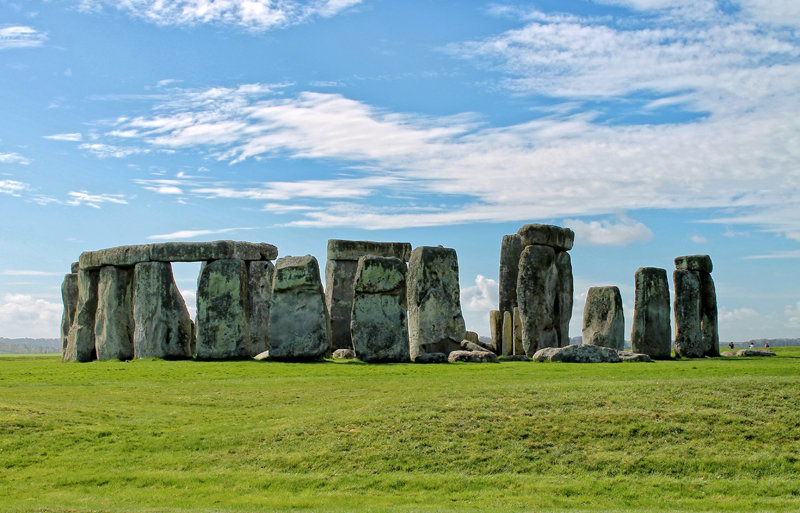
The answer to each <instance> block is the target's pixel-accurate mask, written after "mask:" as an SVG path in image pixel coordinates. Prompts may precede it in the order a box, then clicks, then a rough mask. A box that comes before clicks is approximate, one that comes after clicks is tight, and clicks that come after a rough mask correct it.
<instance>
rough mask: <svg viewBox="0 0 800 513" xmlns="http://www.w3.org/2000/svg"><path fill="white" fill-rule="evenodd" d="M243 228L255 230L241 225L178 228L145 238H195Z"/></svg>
mask: <svg viewBox="0 0 800 513" xmlns="http://www.w3.org/2000/svg"><path fill="white" fill-rule="evenodd" d="M243 230H255V227H242V228H219V229H216V230H179V231H177V232H172V233H163V234H160V235H150V236H148V237H147V238H148V239H151V240H178V239H195V238H197V237H202V236H205V235H218V234H220V233H230V232H238V231H243Z"/></svg>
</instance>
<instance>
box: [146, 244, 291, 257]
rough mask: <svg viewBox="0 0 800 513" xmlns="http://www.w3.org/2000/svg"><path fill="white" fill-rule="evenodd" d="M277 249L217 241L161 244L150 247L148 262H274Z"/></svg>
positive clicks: (259, 245) (267, 246) (267, 245)
mask: <svg viewBox="0 0 800 513" xmlns="http://www.w3.org/2000/svg"><path fill="white" fill-rule="evenodd" d="M277 257H278V248H276V247H275V246H273V245H272V244H267V243H265V242H258V243H256V242H244V241H232V240H217V241H213V242H162V243H158V244H151V245H150V260H153V261H157V262H208V261H211V260H226V259H238V260H274V259H276V258H277Z"/></svg>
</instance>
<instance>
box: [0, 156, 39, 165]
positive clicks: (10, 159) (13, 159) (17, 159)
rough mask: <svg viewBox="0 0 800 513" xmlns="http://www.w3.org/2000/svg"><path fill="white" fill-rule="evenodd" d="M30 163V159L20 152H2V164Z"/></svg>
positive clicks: (0, 160) (0, 157)
mask: <svg viewBox="0 0 800 513" xmlns="http://www.w3.org/2000/svg"><path fill="white" fill-rule="evenodd" d="M30 163H31V161H30V160H28V159H27V158H25V157H23V156H22V155H20V154H19V153H0V164H22V165H23V166H27V165H29V164H30Z"/></svg>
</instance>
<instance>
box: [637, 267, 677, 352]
mask: <svg viewBox="0 0 800 513" xmlns="http://www.w3.org/2000/svg"><path fill="white" fill-rule="evenodd" d="M634 280H635V282H636V292H635V294H636V296H635V303H634V309H633V329H632V330H631V348H632V349H633V351H634V352H636V353H644V354H647V355H649V356H650V357H651V358H669V357H670V353H671V350H672V347H671V346H672V332H671V330H670V319H669V317H670V306H669V283H668V281H667V271H666V270H665V269H660V268H658V267H641V268H639V269H638V270H637V271H636V274H635V276H634Z"/></svg>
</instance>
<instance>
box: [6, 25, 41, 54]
mask: <svg viewBox="0 0 800 513" xmlns="http://www.w3.org/2000/svg"><path fill="white" fill-rule="evenodd" d="M45 41H47V34H45V33H43V32H39V31H37V30H36V29H34V28H31V27H27V26H24V25H12V26H7V27H2V28H0V50H9V49H12V48H34V47H37V46H42V45H43V44H44V42H45Z"/></svg>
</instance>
